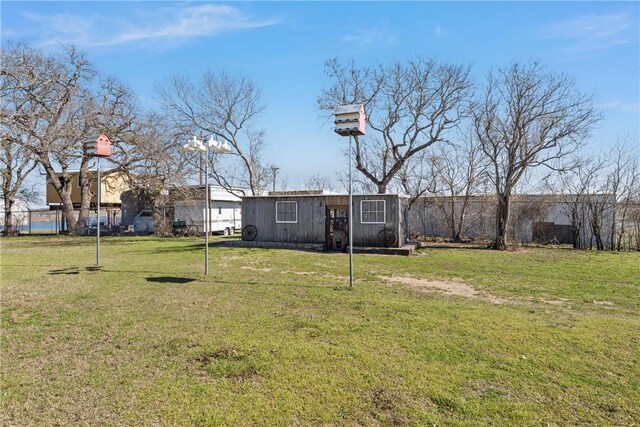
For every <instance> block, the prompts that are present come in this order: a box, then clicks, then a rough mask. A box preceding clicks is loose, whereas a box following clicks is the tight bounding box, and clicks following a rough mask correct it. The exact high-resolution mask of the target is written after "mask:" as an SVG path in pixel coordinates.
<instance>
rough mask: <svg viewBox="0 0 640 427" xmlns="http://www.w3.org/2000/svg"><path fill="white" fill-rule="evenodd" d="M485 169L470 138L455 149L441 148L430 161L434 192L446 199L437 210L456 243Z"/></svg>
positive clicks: (460, 237)
mask: <svg viewBox="0 0 640 427" xmlns="http://www.w3.org/2000/svg"><path fill="white" fill-rule="evenodd" d="M487 166H488V164H487V162H486V159H485V158H484V157H483V156H482V149H481V147H480V145H479V144H477V142H476V141H475V140H474V139H473V138H472V137H471V138H465V141H464V142H462V143H460V144H457V145H453V144H452V145H449V146H444V145H443V146H440V148H439V150H438V151H437V154H436V155H435V156H434V158H433V173H434V178H435V182H436V188H437V189H438V191H439V192H440V193H442V194H444V195H446V196H447V197H446V198H445V199H442V202H440V203H438V206H439V208H440V209H441V210H442V213H443V214H444V218H445V221H446V223H447V227H448V228H449V231H450V234H451V238H452V239H453V240H454V241H455V242H461V241H462V240H463V239H464V233H465V231H466V224H467V221H466V219H467V211H468V209H469V205H470V201H471V196H472V195H473V194H474V193H476V192H477V190H478V188H479V185H480V184H481V180H482V179H483V178H484V177H485V173H486V170H487Z"/></svg>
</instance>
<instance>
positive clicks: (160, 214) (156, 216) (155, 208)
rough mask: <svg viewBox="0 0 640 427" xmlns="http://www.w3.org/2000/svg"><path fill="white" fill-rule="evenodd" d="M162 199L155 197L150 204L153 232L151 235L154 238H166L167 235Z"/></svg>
mask: <svg viewBox="0 0 640 427" xmlns="http://www.w3.org/2000/svg"><path fill="white" fill-rule="evenodd" d="M161 199H162V198H161V197H160V196H159V195H156V197H154V199H153V203H152V204H151V207H152V212H153V223H154V230H153V234H154V235H155V236H167V235H168V234H169V233H168V232H167V228H168V227H167V224H166V218H165V212H164V207H165V206H164V203H163V200H161Z"/></svg>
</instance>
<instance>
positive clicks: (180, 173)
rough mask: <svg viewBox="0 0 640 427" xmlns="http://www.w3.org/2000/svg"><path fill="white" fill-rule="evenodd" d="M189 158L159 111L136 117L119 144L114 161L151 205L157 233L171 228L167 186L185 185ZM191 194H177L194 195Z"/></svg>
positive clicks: (138, 197)
mask: <svg viewBox="0 0 640 427" xmlns="http://www.w3.org/2000/svg"><path fill="white" fill-rule="evenodd" d="M189 157H190V156H187V153H185V152H184V150H182V149H181V145H180V144H179V143H178V141H177V137H176V135H174V134H172V133H171V131H170V129H169V128H168V126H167V124H166V123H165V122H164V120H163V117H162V116H161V115H158V114H147V115H142V116H140V117H139V118H138V119H136V120H135V122H134V123H133V124H132V128H131V132H127V133H124V134H123V135H122V137H121V139H120V140H119V143H118V146H117V147H116V151H115V153H114V157H113V159H112V160H113V161H114V162H116V164H117V169H118V170H120V171H124V172H125V173H126V176H127V178H128V182H129V185H130V187H131V189H132V192H133V196H134V198H135V199H136V200H138V201H140V203H141V204H143V205H149V206H151V209H152V212H153V219H154V224H155V234H156V235H166V234H168V232H170V231H171V230H170V229H169V227H168V224H167V221H166V218H165V213H166V206H167V204H168V202H169V200H168V188H171V187H174V188H184V186H185V185H186V183H187V178H188V176H190V175H191V174H193V173H194V167H193V165H192V164H191V163H190V161H189ZM192 193H193V192H188V191H184V192H178V195H181V196H184V197H192V196H193V194H192Z"/></svg>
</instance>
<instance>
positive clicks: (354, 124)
mask: <svg viewBox="0 0 640 427" xmlns="http://www.w3.org/2000/svg"><path fill="white" fill-rule="evenodd" d="M334 114H335V121H334V123H335V124H336V128H335V129H334V130H335V132H336V133H337V134H339V135H341V136H356V135H364V134H365V127H366V123H365V120H366V116H365V113H364V105H362V104H352V105H342V106H340V107H338V108H336V109H335V110H334Z"/></svg>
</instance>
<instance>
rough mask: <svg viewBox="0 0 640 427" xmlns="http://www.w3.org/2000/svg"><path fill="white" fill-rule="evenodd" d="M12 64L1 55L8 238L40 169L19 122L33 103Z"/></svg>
mask: <svg viewBox="0 0 640 427" xmlns="http://www.w3.org/2000/svg"><path fill="white" fill-rule="evenodd" d="M10 66H11V61H8V58H5V52H4V51H3V52H2V64H0V98H2V106H1V107H0V138H2V141H1V142H0V191H2V199H3V201H4V225H5V228H4V231H3V234H4V235H5V236H12V235H14V234H16V232H17V230H16V229H15V226H14V225H15V224H14V219H13V206H14V204H15V202H16V200H18V199H19V198H20V196H21V195H23V194H24V191H25V190H27V189H25V188H24V184H25V180H26V179H27V177H28V176H29V174H30V173H31V172H33V170H34V169H35V168H36V167H37V163H36V161H35V156H34V155H33V153H32V152H31V151H29V150H27V149H26V147H25V141H24V140H23V138H24V136H25V135H24V133H23V132H20V125H19V122H20V121H22V120H28V118H27V117H28V115H29V112H30V110H31V108H32V107H31V105H30V100H28V99H23V98H22V97H20V96H19V89H18V87H19V85H20V81H19V80H17V79H15V78H13V75H12V73H11V70H10Z"/></svg>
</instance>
